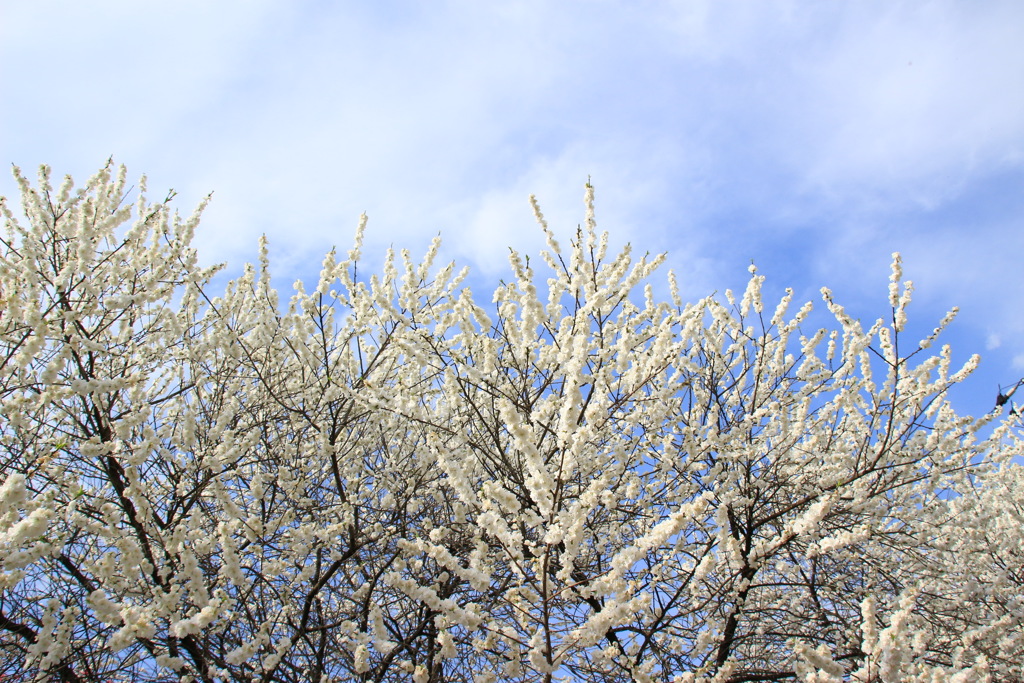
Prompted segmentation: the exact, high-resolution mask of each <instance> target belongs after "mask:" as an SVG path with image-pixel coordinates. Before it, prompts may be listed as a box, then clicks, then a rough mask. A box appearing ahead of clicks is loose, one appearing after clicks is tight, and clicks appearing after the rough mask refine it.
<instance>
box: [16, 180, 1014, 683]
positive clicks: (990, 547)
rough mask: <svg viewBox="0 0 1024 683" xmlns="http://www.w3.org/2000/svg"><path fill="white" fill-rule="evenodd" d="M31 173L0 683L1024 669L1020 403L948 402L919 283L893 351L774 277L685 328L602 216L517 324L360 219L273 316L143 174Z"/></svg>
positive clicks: (877, 330)
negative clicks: (924, 329)
mask: <svg viewBox="0 0 1024 683" xmlns="http://www.w3.org/2000/svg"><path fill="white" fill-rule="evenodd" d="M15 177H16V179H17V182H18V183H19V185H20V187H21V193H22V197H21V201H22V206H23V213H24V215H20V214H19V215H15V213H14V212H13V211H12V210H11V209H10V208H9V207H8V205H7V204H6V203H5V204H2V205H0V210H2V212H3V216H4V221H5V225H6V231H5V233H4V235H3V236H2V237H0V300H2V303H0V356H2V369H0V398H2V408H0V460H2V468H3V469H2V474H0V480H2V483H0V680H4V681H43V680H45V681H51V680H53V681H72V682H74V681H154V682H155V681H167V682H170V681H202V682H212V681H267V682H270V681H277V682H282V683H283V682H289V683H290V682H296V683H298V682H299V681H303V682H309V683H326V682H328V681H414V682H415V683H426V682H438V681H467V682H468V681H476V682H478V683H485V682H487V681H495V682H496V681H523V682H525V681H555V680H563V681H592V682H595V683H596V682H611V681H638V682H639V681H652V682H653V681H659V682H660V681H678V682H684V681H686V682H689V681H718V682H722V683H724V682H727V681H728V682H740V681H784V680H800V681H807V682H811V681H813V682H817V683H824V682H826V681H861V682H863V683H867V682H869V681H883V682H885V683H892V682H895V681H920V682H924V681H982V680H992V681H1020V680H1022V677H1024V671H1022V668H1024V666H1022V662H1024V630H1022V623H1021V622H1022V619H1024V592H1022V584H1024V569H1022V563H1024V557H1022V555H1024V550H1022V549H1024V525H1022V521H1024V517H1022V515H1024V506H1022V503H1024V479H1022V473H1021V470H1020V468H1019V467H1018V466H1016V465H1014V464H1013V463H1014V458H1015V457H1016V456H1019V455H1021V454H1022V453H1024V449H1022V446H1021V443H1020V440H1019V433H1018V432H1017V431H1016V430H1015V428H1014V425H1013V423H1012V422H1010V421H1002V420H1003V418H1002V417H1001V416H1002V415H1003V414H1004V413H1003V412H1002V411H1003V410H1004V409H1005V408H1009V407H1011V406H1012V404H1008V405H1007V406H1005V407H1000V408H998V409H997V410H996V411H994V412H993V413H992V414H990V415H987V416H985V417H983V418H981V419H974V418H971V417H964V416H961V415H958V414H957V413H956V412H954V410H953V409H952V408H951V407H950V404H949V402H948V401H947V400H946V395H947V391H948V389H949V388H950V387H951V386H952V385H953V384H955V383H956V382H958V381H960V380H962V379H963V378H964V377H965V376H966V375H967V374H968V373H969V372H970V371H971V370H972V369H973V367H974V365H975V364H976V362H977V359H972V360H970V361H969V362H968V363H967V365H966V366H964V367H954V366H953V365H952V363H951V352H950V350H949V348H948V347H944V346H942V347H939V346H937V345H936V341H937V338H938V337H939V336H940V334H941V332H942V330H943V328H944V327H946V326H947V325H948V324H949V323H950V321H951V320H952V317H953V316H952V315H950V316H948V317H947V318H946V319H944V320H943V321H942V322H941V323H940V324H939V326H938V328H937V329H936V330H935V332H934V333H933V334H931V335H929V336H928V337H927V338H926V339H923V340H921V341H919V342H916V343H915V342H912V341H910V340H908V339H907V335H906V332H905V331H904V330H905V325H906V319H907V318H906V311H907V306H908V303H909V301H910V292H911V287H910V285H909V283H904V282H902V281H901V280H902V274H901V264H900V260H899V258H898V257H895V258H894V262H893V273H892V279H891V282H890V288H889V300H890V304H891V311H890V312H888V313H886V316H885V319H884V320H883V319H879V320H878V321H877V322H874V323H872V324H870V325H863V324H862V323H861V322H860V321H858V320H856V319H854V318H853V317H851V315H849V314H848V313H847V312H846V311H845V310H844V308H843V307H842V306H841V305H840V304H839V303H837V302H836V301H834V300H833V298H832V296H831V294H830V293H829V292H828V290H822V298H823V303H824V307H825V309H827V312H828V316H827V317H828V319H829V320H831V323H830V324H829V325H828V326H826V328H825V329H817V327H816V325H813V326H812V325H811V320H816V318H812V317H809V316H811V310H812V305H811V304H810V303H806V304H803V305H799V304H794V303H793V301H792V292H788V293H787V294H786V295H785V296H784V297H783V298H782V300H781V301H780V302H778V303H777V304H776V303H770V304H769V303H766V302H765V301H764V300H763V298H762V294H761V289H762V284H763V281H764V278H763V276H761V275H759V274H758V273H757V271H756V269H754V268H751V276H750V279H749V282H748V284H747V286H746V289H745V291H743V292H742V293H737V294H736V295H734V294H733V293H731V292H726V294H725V297H724V300H719V299H717V298H714V297H709V298H706V299H704V300H701V301H697V302H695V303H684V302H683V301H682V300H681V298H680V296H679V294H678V288H677V287H676V284H675V280H674V278H673V276H672V275H671V274H669V275H668V281H667V284H666V285H663V284H662V281H659V280H652V277H653V276H655V271H656V270H657V269H658V267H659V265H660V263H661V261H662V259H661V258H647V257H643V258H639V259H637V258H635V257H634V256H633V255H632V253H631V251H630V249H629V248H626V249H625V250H623V251H622V252H621V253H618V254H615V253H611V252H610V250H609V248H608V240H607V235H603V234H600V233H599V232H598V231H597V229H596V226H595V220H594V214H593V194H592V191H591V189H590V188H589V186H588V188H587V194H586V210H587V214H586V218H585V223H584V225H583V227H582V228H581V229H579V231H578V232H577V233H576V235H575V237H574V238H573V239H572V240H571V242H570V243H569V244H568V247H567V248H566V247H563V246H560V245H559V244H558V242H557V241H556V239H555V235H554V232H553V231H552V230H551V229H549V228H548V226H547V224H546V223H545V221H544V218H543V216H542V214H541V212H540V210H539V208H537V206H536V204H534V209H535V215H536V218H537V220H538V221H539V223H540V226H541V229H542V230H543V232H544V234H545V235H546V237H547V248H546V250H544V251H543V252H541V253H540V255H539V257H536V256H535V257H534V258H533V259H528V258H526V257H524V256H521V255H520V254H518V253H515V252H513V253H512V255H511V258H510V262H511V272H510V275H509V276H508V277H507V280H506V281H505V282H503V283H502V284H501V286H500V287H499V288H498V289H497V290H496V291H495V292H494V294H493V298H490V297H488V298H486V299H482V300H481V299H479V298H476V297H475V296H474V295H473V294H472V293H471V292H470V290H469V289H468V288H467V287H466V286H465V280H466V271H465V270H458V269H456V267H455V266H454V265H451V264H449V265H435V263H434V261H435V256H436V254H437V253H438V249H439V245H438V243H437V242H435V243H434V244H433V246H432V247H431V248H430V250H429V251H428V253H427V254H426V256H425V257H424V259H423V260H422V261H420V262H417V261H415V260H413V259H412V258H411V257H410V255H409V254H408V253H407V252H405V251H402V252H399V253H398V254H395V253H391V252H389V253H388V255H387V259H386V262H385V265H384V267H383V269H382V271H381V272H379V273H373V274H367V273H366V270H365V268H363V267H360V266H358V263H359V258H360V240H361V238H362V234H363V227H362V226H360V230H359V233H358V237H357V239H356V245H355V247H354V248H353V249H352V250H351V251H349V252H348V253H347V255H346V256H345V257H344V258H339V257H338V256H337V255H336V254H335V252H333V251H332V252H331V253H329V254H327V256H326V257H325V258H324V260H323V267H322V271H321V274H320V278H319V281H318V282H317V283H316V286H315V289H313V290H312V291H306V290H305V289H304V287H303V286H302V284H301V283H296V285H295V292H294V294H293V295H292V296H291V298H290V300H289V301H287V302H280V301H279V299H278V293H277V292H276V291H275V290H274V289H273V288H272V286H271V282H270V275H269V257H268V249H267V246H266V244H265V242H264V243H261V250H260V262H259V264H258V265H256V266H248V267H246V269H245V271H244V273H243V274H242V275H241V277H239V278H238V279H236V280H234V281H232V282H230V283H229V284H228V285H227V286H226V289H225V290H224V291H223V293H220V294H216V293H214V292H213V291H212V285H211V278H212V277H213V276H214V274H215V272H216V269H213V268H202V267H200V266H199V265H198V262H197V256H196V252H195V250H194V249H193V248H192V247H191V246H190V243H191V241H192V238H193V233H194V231H195V229H196V227H197V225H198V222H199V215H200V211H201V210H202V206H200V207H199V210H197V211H196V212H195V213H194V214H192V215H191V217H189V218H187V219H183V218H180V217H179V216H177V214H172V213H171V212H170V210H169V208H168V205H167V201H164V202H159V203H151V202H150V201H149V200H148V199H147V198H146V189H145V182H144V180H143V181H142V182H140V183H139V186H138V190H137V201H134V202H132V203H128V202H127V200H126V197H127V195H128V193H129V188H128V187H127V183H126V173H125V170H124V169H123V168H120V169H118V168H115V167H113V166H111V165H108V166H107V167H105V168H103V169H102V170H101V171H100V172H99V173H98V174H96V175H95V176H94V177H93V178H91V179H90V180H89V181H88V183H87V184H86V185H85V186H84V187H82V188H81V189H75V187H74V186H73V184H72V181H71V180H70V178H69V179H66V180H65V181H64V182H63V183H62V184H61V185H60V186H59V187H57V186H54V185H53V184H51V181H50V174H49V170H48V169H47V168H45V167H44V168H43V169H42V171H41V173H40V176H39V181H38V183H36V184H35V185H34V186H33V185H32V184H31V183H30V182H29V181H28V180H26V179H25V177H24V176H23V175H22V174H21V173H20V172H19V171H17V170H16V172H15ZM364 223H365V221H364ZM659 291H664V292H666V294H665V295H664V296H658V295H657V294H656V292H659ZM816 315H817V314H816ZM933 349H934V350H933ZM1008 413H1009V411H1008V410H1007V414H1008ZM1011 419H1012V418H1011Z"/></svg>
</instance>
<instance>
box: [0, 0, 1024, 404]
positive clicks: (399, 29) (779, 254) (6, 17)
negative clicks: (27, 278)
mask: <svg viewBox="0 0 1024 683" xmlns="http://www.w3.org/2000/svg"><path fill="white" fill-rule="evenodd" d="M0 98H2V99H0V104H2V106H0V161H2V162H4V163H13V164H17V165H19V166H21V167H22V168H23V169H25V170H26V171H30V172H31V170H32V169H34V167H36V166H37V165H38V164H40V163H43V162H45V163H48V164H50V165H51V166H52V167H53V168H54V172H55V174H64V173H71V174H72V175H74V176H75V177H76V178H79V179H82V180H84V179H85V178H86V177H87V176H88V175H89V174H90V173H91V172H92V171H94V170H95V169H96V168H98V167H99V166H100V165H102V164H103V162H104V161H105V160H106V159H107V158H108V157H110V156H113V157H114V159H115V160H116V161H117V162H120V163H125V164H127V165H128V168H129V172H130V174H132V175H138V174H141V173H146V174H148V176H149V179H150V188H151V194H152V195H153V196H154V197H156V196H158V195H159V196H162V191H163V190H164V189H166V188H171V187H173V188H175V189H176V190H177V191H178V193H179V197H178V199H177V200H176V201H177V203H178V205H179V207H180V209H181V210H182V211H183V212H188V211H190V210H191V208H192V206H193V205H194V204H195V203H197V202H198V201H199V200H200V198H201V197H202V196H204V195H205V194H206V193H208V192H210V191H213V192H214V201H213V204H212V206H211V207H210V209H209V210H208V212H207V214H206V216H205V220H204V224H203V228H202V230H201V233H200V235H199V237H198V242H199V246H200V249H201V252H202V255H203V257H204V260H205V261H207V262H215V261H228V262H229V263H230V264H231V269H232V270H233V271H235V272H237V269H238V268H239V267H240V266H241V264H242V263H243V262H244V261H247V260H252V259H253V258H254V257H255V243H256V239H257V237H258V236H259V235H260V234H261V233H266V234H267V235H269V236H270V239H271V244H272V249H273V263H274V264H275V266H274V274H275V280H276V281H278V282H279V283H280V284H281V285H286V284H287V283H289V282H291V281H292V280H294V279H295V278H296V277H306V278H309V277H311V276H313V275H315V273H316V271H317V270H318V269H319V261H320V258H321V256H322V254H323V252H324V251H326V250H327V249H329V248H330V247H331V246H332V245H338V246H339V247H342V248H344V247H347V246H348V245H349V243H350V240H351V236H352V234H353V231H354V227H355V225H356V223H357V220H358V216H359V214H360V213H361V212H363V211H366V212H367V213H368V214H369V215H370V234H369V240H368V242H369V253H370V254H373V256H369V257H368V261H370V262H371V264H375V258H377V259H379V254H380V252H381V251H382V250H383V249H384V248H385V247H386V246H387V245H390V244H394V245H395V246H399V247H401V246H408V247H411V248H413V249H416V250H421V249H422V248H423V247H424V246H425V245H426V244H427V242H428V241H429V240H430V238H431V237H433V236H434V235H435V234H437V233H438V232H440V233H441V234H442V235H443V237H444V238H445V240H446V244H447V246H446V255H448V256H450V257H452V258H456V259H457V260H459V261H461V262H465V263H470V264H472V265H473V266H474V268H475V272H476V273H477V274H478V277H479V280H478V281H479V282H488V283H491V284H493V283H494V282H496V280H497V278H499V277H501V276H502V274H503V268H504V263H505V256H506V254H507V246H508V245H513V246H516V247H518V248H523V249H535V248H538V247H539V245H540V244H541V240H540V239H539V232H538V231H537V230H536V229H535V228H534V224H533V219H532V215H531V212H530V209H529V205H528V203H527V197H528V196H529V195H530V194H531V193H533V194H536V195H537V196H538V198H539V200H540V202H541V204H542V206H543V208H544V210H545V213H546V214H547V215H548V218H549V220H550V221H551V223H552V225H553V226H554V227H555V228H556V231H558V232H559V233H561V234H563V235H568V234H569V233H571V232H572V231H574V230H575V226H576V225H577V224H578V223H579V222H580V221H581V220H582V215H583V209H582V201H581V200H582V193H583V185H584V183H585V182H586V180H587V178H588V177H590V178H591V179H592V182H593V183H594V185H595V186H596V189H597V211H598V222H599V226H600V227H601V228H603V229H606V230H609V231H610V232H611V234H612V237H613V241H614V242H616V243H619V244H621V243H624V242H627V241H628V242H631V243H632V244H633V246H634V248H635V249H637V250H639V251H640V252H643V251H667V252H668V253H669V257H670V258H669V261H670V264H671V267H673V268H674V269H675V270H676V271H677V273H678V274H679V276H680V279H681V281H682V282H683V284H684V287H685V289H686V292H687V293H688V294H689V295H690V296H691V297H692V298H694V299H696V298H699V297H702V296H704V295H706V294H710V293H712V292H715V291H718V292H721V291H723V290H724V289H725V288H727V287H732V288H737V289H740V288H742V287H743V284H744V282H745V277H746V268H747V266H748V265H749V264H750V262H751V260H752V259H753V260H754V261H755V262H756V263H757V264H758V267H759V269H760V271H761V272H762V273H763V274H765V275H767V276H768V289H769V291H773V292H777V291H779V290H780V289H781V288H782V287H785V286H792V287H794V288H795V289H796V290H797V292H798V293H799V294H800V295H802V297H803V298H805V299H806V298H812V297H816V296H817V290H818V289H819V288H820V287H821V286H822V285H828V286H830V287H832V288H833V289H834V290H835V292H836V294H837V299H839V300H840V301H841V302H842V303H845V304H846V305H847V307H848V308H849V309H850V310H851V311H852V312H853V313H854V314H855V315H857V316H859V317H862V318H864V319H865V320H866V321H867V322H869V323H870V321H872V320H874V319H875V318H877V317H879V316H882V315H885V314H886V306H887V299H886V297H887V277H888V268H889V262H890V256H889V255H890V253H891V252H893V251H900V252H902V253H903V256H904V259H905V264H906V271H905V272H906V275H907V276H908V277H910V278H912V279H913V280H914V281H915V283H916V285H917V292H918V295H917V298H916V299H915V301H916V303H915V305H914V306H913V309H912V310H911V321H912V322H915V321H916V323H917V324H918V327H919V329H921V330H930V329H931V327H932V326H933V325H934V324H935V322H936V321H937V320H938V319H939V318H940V317H941V316H942V314H943V313H944V311H945V310H946V309H948V308H949V307H951V306H953V305H958V306H960V308H961V309H962V314H961V317H960V318H959V320H958V322H957V323H956V324H955V329H954V330H953V332H952V333H951V334H949V336H948V339H947V340H948V341H949V342H950V343H951V344H952V345H953V347H954V350H955V354H956V357H957V358H960V359H965V358H966V357H967V356H968V355H969V354H970V353H973V352H980V353H982V355H983V364H982V368H981V370H980V371H979V372H978V373H977V375H976V376H975V377H974V378H972V379H971V380H970V381H969V383H968V384H967V386H966V387H965V388H964V390H963V391H962V392H961V393H960V395H959V396H958V400H959V401H961V405H960V407H961V408H962V409H963V410H965V411H966V412H974V413H978V412H982V411H985V410H988V409H989V408H990V406H991V404H992V402H993V398H994V395H995V390H996V387H997V385H998V384H999V383H1003V384H1006V383H1009V382H1013V381H1015V380H1016V379H1018V378H1019V377H1021V376H1022V375H1024V309H1022V301H1024V269H1022V267H1021V264H1020V261H1021V255H1022V254H1024V192H1022V190H1024V4H1022V3H1020V2H1019V0H1009V1H1002V0H985V2H969V1H963V2H957V1H952V0H951V1H942V0H937V1H931V2H929V1H927V0H920V1H918V2H900V1H899V0H885V1H875V0H858V1H857V2H839V1H835V2H801V1H798V0H794V1H790V2H786V1H781V0H780V1H764V2H752V1H740V0H708V1H701V0H679V1H671V0H662V1H654V0H629V1H626V0H549V1H547V2H541V1H539V0H537V1H534V0H521V1H516V0H508V1H503V0H493V1H488V2H481V1H479V0H430V1H422V0H421V1H419V2H414V1H407V0H374V1H373V2H368V1H363V2H355V1H350V2H346V1H343V0H340V1H336V2H325V1H323V0H318V1H317V0H288V1H285V0H278V1H277V2H269V1H264V0H245V1H242V0H216V1H213V0H176V1H175V2H173V3H170V2H161V3H156V2H145V1H139V0H131V1H129V0H122V1H113V0H95V1H94V2H88V3H85V2H80V1H78V0H61V1H57V0H35V1H34V2H31V3H29V2H23V1H16V0H0ZM0 194H5V195H8V196H9V197H10V196H11V195H12V194H13V184H12V182H11V181H10V180H9V177H8V176H6V175H4V176H3V177H2V178H0ZM376 262H379V260H377V261H376Z"/></svg>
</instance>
